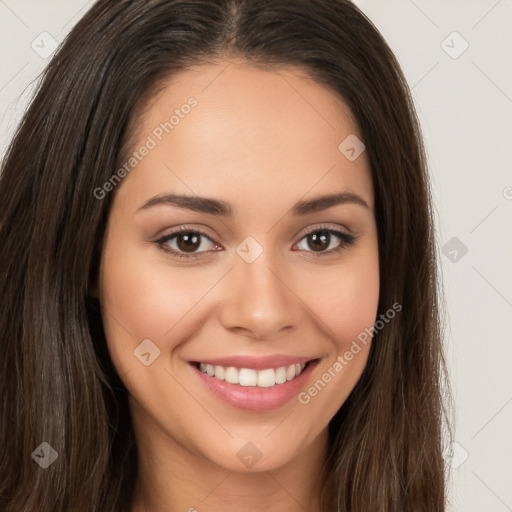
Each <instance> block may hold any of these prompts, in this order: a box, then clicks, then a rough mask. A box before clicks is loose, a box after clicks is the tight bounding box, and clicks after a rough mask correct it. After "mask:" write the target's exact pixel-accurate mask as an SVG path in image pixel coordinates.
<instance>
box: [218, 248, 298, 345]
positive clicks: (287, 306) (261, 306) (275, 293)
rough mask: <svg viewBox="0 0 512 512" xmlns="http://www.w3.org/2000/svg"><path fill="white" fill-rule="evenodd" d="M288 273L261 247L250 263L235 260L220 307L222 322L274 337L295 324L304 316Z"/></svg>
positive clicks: (241, 330)
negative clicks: (260, 250) (262, 250)
mask: <svg viewBox="0 0 512 512" xmlns="http://www.w3.org/2000/svg"><path fill="white" fill-rule="evenodd" d="M293 288H294V287H293V282H292V279H291V278H290V276H289V273H285V272H284V271H283V269H282V268H281V270H279V269H277V268H276V265H275V264H273V261H271V258H270V255H269V254H268V253H267V252H266V251H264V252H263V254H262V255H261V256H260V257H258V258H257V259H256V260H255V261H254V262H252V263H246V262H245V261H243V260H242V259H241V258H239V259H238V260H237V261H236V262H235V268H234V269H233V271H232V272H230V276H229V282H228V283H226V288H225V296H224V298H223V303H222V307H221V311H220V321H221V323H222V324H223V326H224V327H225V328H226V329H228V330H230V331H233V332H237V333H238V334H242V335H245V336H249V337H251V338H255V339H259V340H261V339H265V340H269V339H273V338H277V337H279V336H281V335H282V334H283V333H284V331H287V330H290V329H292V328H295V327H296V326H297V325H298V322H299V319H300V318H301V316H303V315H302V314H303V311H302V302H301V300H300V299H299V298H298V297H297V295H296V294H295V293H294V291H293Z"/></svg>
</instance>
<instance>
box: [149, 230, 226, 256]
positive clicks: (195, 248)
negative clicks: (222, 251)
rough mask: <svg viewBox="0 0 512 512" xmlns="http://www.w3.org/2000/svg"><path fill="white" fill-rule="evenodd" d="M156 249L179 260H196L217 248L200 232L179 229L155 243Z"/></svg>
mask: <svg viewBox="0 0 512 512" xmlns="http://www.w3.org/2000/svg"><path fill="white" fill-rule="evenodd" d="M156 244H157V245H158V247H160V248H161V249H162V250H163V251H165V252H168V253H170V254H172V255H174V256H177V257H179V258H196V257H199V256H205V255H206V254H205V253H207V252H209V251H211V250H214V249H216V248H217V247H218V246H217V245H216V244H215V243H214V242H213V241H212V240H211V239H210V237H209V236H208V235H206V234H205V233H202V232H201V231H195V230H191V229H179V230H178V231H175V232H174V233H170V234H169V235H165V236H164V237H162V238H160V239H159V240H157V241H156Z"/></svg>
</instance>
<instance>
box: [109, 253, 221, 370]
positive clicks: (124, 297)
mask: <svg viewBox="0 0 512 512" xmlns="http://www.w3.org/2000/svg"><path fill="white" fill-rule="evenodd" d="M127 245H128V244H127ZM117 247H121V244H118V245H116V244H115V243H112V244H106V246H105V250H104V253H103V259H102V266H101V277H100V290H101V304H102V307H103V318H104V328H105V334H106V338H107V340H108V345H109V351H110V353H111V357H112V360H113V362H114V364H115V365H116V368H117V370H118V372H119V373H120V374H124V373H127V372H128V371H129V370H131V369H132V368H133V367H136V366H138V364H140V363H138V361H137V360H136V359H135V358H134V357H133V351H134V350H135V349H136V347H137V346H138V345H139V344H140V343H141V342H142V341H143V340H145V339H150V340H152V341H153V342H154V343H155V344H156V345H157V346H158V347H159V349H160V350H161V352H162V353H164V352H168V351H170V350H172V349H173V348H174V345H173V340H174V339H178V338H179V336H173V332H179V330H180V328H181V326H182V323H181V322H182V321H184V319H186V318H188V317H187V314H192V312H191V309H193V306H194V305H195V304H197V303H198V302H199V301H200V300H201V297H202V296H204V294H205V293H206V292H207V291H208V289H209V288H211V287H212V286H213V285H214V283H215V279H214V276H213V277H208V275H206V274H205V272H201V271H198V269H197V268H196V269H195V270H196V271H194V269H192V271H190V270H189V271H186V270H184V269H177V268H174V269H172V270H170V269H169V267H166V266H165V265H162V261H161V259H160V260H159V263H157V262H156V261H155V258H153V257H151V256H149V257H148V254H149V253H150V251H148V250H146V249H147V248H145V249H144V250H141V248H140V247H137V246H133V248H130V247H126V246H125V248H124V249H123V250H122V251H121V250H117ZM164 340H165V344H164Z"/></svg>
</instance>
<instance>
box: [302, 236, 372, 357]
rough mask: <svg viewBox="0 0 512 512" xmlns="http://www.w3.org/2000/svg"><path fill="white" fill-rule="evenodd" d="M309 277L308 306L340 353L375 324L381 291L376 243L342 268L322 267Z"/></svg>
mask: <svg viewBox="0 0 512 512" xmlns="http://www.w3.org/2000/svg"><path fill="white" fill-rule="evenodd" d="M363 249H364V250H363ZM308 277H309V279H308V282H309V286H308V287H307V288H306V287H305V286H306V285H305V284H304V290H308V291H307V295H306V296H307V297H308V305H310V307H311V309H312V310H313V311H314V313H315V316H316V317H318V318H320V319H321V320H322V323H323V324H324V327H325V329H326V330H327V332H326V335H327V336H328V337H329V338H330V339H331V340H333V342H334V344H335V345H336V349H337V352H338V353H341V352H343V351H345V350H347V347H349V346H350V345H351V343H352V341H353V340H354V339H356V338H357V336H358V335H359V334H360V333H361V332H364V331H365V329H366V328H369V327H371V326H373V325H374V323H375V319H376V316H377V308H378V302H379V291H380V280H379V259H378V249H377V244H376V241H375V240H374V239H369V240H367V242H366V244H365V247H364V248H362V249H361V250H359V251H357V252H355V251H354V252H353V253H352V254H351V255H350V256H347V259H346V261H344V262H343V264H341V265H339V266H336V267H332V268H331V269H325V268H320V267H319V268H318V269H316V270H315V271H314V272H313V273H312V274H310V275H309V276H308ZM311 283H315V285H314V286H311Z"/></svg>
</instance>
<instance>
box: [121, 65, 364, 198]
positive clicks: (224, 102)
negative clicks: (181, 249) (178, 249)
mask: <svg viewBox="0 0 512 512" xmlns="http://www.w3.org/2000/svg"><path fill="white" fill-rule="evenodd" d="M190 105H193V106H190ZM132 129H133V131H134V134H135V137H134V140H135V144H134V147H133V148H132V149H135V150H136V149H137V148H139V147H141V146H143V145H145V144H146V143H147V141H148V140H149V139H151V141H152V143H151V146H152V149H151V150H150V151H149V152H148V155H147V156H145V157H144V159H143V160H142V161H141V162H140V163H139V164H138V165H137V167H136V169H135V170H134V171H133V172H131V173H130V176H129V177H128V178H127V179H126V181H127V182H130V183H131V185H130V186H129V187H126V188H129V189H130V193H132V192H136V193H137V195H139V196H141V195H146V196H149V195H151V194H158V193H162V192H171V191H172V192H179V193H193V194H198V195H208V196H216V197H219V198H226V199H228V200H231V199H232V198H233V197H237V198H241V197H244V196H247V195H248V194H249V195H250V194H253V195H254V194H260V195H262V197H261V198H260V199H261V200H262V201H265V197H263V196H266V200H268V202H269V204H272V201H273V200H275V199H276V197H279V198H280V199H281V200H283V201H284V202H287V198H288V196H289V199H290V201H292V200H293V202H295V201H296V200H297V198H298V197H302V196H304V195H305V194H307V193H308V191H309V190H311V189H313V188H315V190H314V191H312V192H316V193H326V192H332V188H333V187H334V186H335V187H336V189H337V190H348V191H352V192H358V193H360V194H362V195H365V198H366V200H367V202H368V204H370V205H371V206H372V205H373V187H372V183H371V176H370V172H369V165H368V161H367V159H366V155H365V154H364V153H363V154H362V155H361V156H360V157H359V158H357V159H356V160H355V161H349V160H348V159H347V158H346V157H345V156H344V155H343V154H342V153H341V152H340V150H339V149H338V146H339V145H340V143H341V142H342V141H343V140H345V139H346V138H347V137H348V136H352V135H356V136H357V137H358V138H360V139H362V136H361V133H360V130H359V127H358V126H357V123H356V122H355V120H354V117H353V115H352V113H351V112H350V109H349V108H348V107H347V106H346V104H345V103H344V102H343V100H342V99H341V98H339V97H338V96H337V95H336V94H334V93H333V92H331V91H330V90H329V89H327V88H326V87H324V86H323V85H321V84H319V83H318V82H316V81H314V80H312V79H311V78H310V77H308V75H307V74H306V73H305V72H304V71H302V70H299V69H294V68H280V69H266V68H265V69H263V68H258V67H255V66H252V65H249V64H247V63H245V62H240V61H236V60H231V61H221V62H219V63H217V64H205V65H201V66H194V67H192V68H189V69H187V70H185V71H181V72H179V73H178V74H176V75H174V76H173V77H171V79H170V80H168V81H167V82H166V83H165V84H164V86H163V87H161V88H160V90H159V92H158V93H157V94H155V95H154V96H153V97H152V98H151V99H150V101H148V102H147V104H146V105H144V109H143V113H142V115H139V116H138V118H136V119H134V120H133V122H132ZM121 188H124V184H123V187H121ZM276 192H279V194H277V195H276ZM228 196H229V197H228ZM259 204H260V205H261V204H262V203H261V202H260V203H259Z"/></svg>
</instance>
